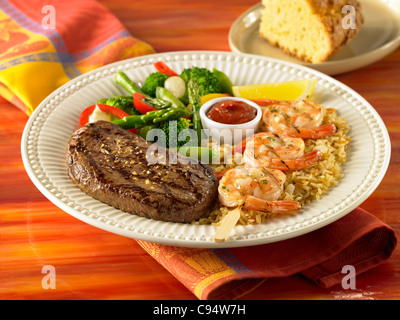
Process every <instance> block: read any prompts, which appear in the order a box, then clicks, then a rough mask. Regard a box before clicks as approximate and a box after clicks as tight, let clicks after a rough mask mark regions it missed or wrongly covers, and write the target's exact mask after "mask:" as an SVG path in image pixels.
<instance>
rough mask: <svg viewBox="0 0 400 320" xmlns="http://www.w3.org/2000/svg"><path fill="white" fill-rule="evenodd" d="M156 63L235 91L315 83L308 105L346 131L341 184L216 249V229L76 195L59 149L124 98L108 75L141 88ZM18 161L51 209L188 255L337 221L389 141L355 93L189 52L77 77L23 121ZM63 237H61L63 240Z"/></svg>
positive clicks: (283, 66) (239, 60)
mask: <svg viewBox="0 0 400 320" xmlns="http://www.w3.org/2000/svg"><path fill="white" fill-rule="evenodd" d="M158 60H162V61H164V62H166V63H167V64H168V65H170V66H171V67H172V68H173V69H175V70H176V71H177V72H180V71H182V70H183V69H184V68H188V67H191V66H200V67H206V68H209V69H211V68H212V67H216V68H217V69H220V70H222V71H224V72H225V73H226V74H228V75H229V76H230V78H231V79H232V81H233V83H234V84H238V85H241V84H248V83H262V82H278V81H285V80H294V79H310V78H315V79H316V80H317V85H316V89H315V91H314V94H313V96H314V98H315V100H316V101H317V102H318V103H321V104H322V105H324V106H326V107H334V108H337V110H338V111H339V113H340V115H341V116H342V117H344V118H346V119H347V120H348V123H349V124H350V126H351V128H352V131H351V136H352V139H353V140H352V141H351V148H350V149H349V153H348V162H347V163H346V164H345V166H344V174H345V176H344V178H343V179H342V180H341V181H340V183H339V185H337V186H335V187H333V188H332V189H331V191H330V192H328V193H327V194H326V195H325V196H324V197H323V198H322V199H321V200H320V201H314V202H312V203H311V204H310V205H307V206H305V207H304V209H303V210H302V212H301V213H299V214H297V215H293V216H281V217H278V218H274V219H270V220H267V221H266V222H264V223H263V224H261V225H257V226H238V227H236V228H235V229H234V232H233V234H232V237H231V238H230V240H229V241H227V242H225V243H215V242H213V240H212V237H213V235H214V233H215V227H213V226H211V225H201V226H197V225H191V224H180V223H169V222H162V221H156V220H151V219H147V218H141V217H138V216H135V215H131V214H128V213H124V212H122V211H120V210H117V209H114V208H112V207H110V206H108V205H106V204H104V203H101V202H99V201H97V200H95V199H93V198H91V197H89V196H87V195H86V194H84V193H83V192H82V191H81V190H80V189H78V188H77V187H76V186H75V184H74V183H73V182H71V181H70V180H69V178H68V177H67V174H66V170H67V169H66V164H65V148H66V144H67V141H68V139H69V138H70V136H71V135H72V133H73V132H74V130H75V129H76V128H77V127H78V126H79V124H78V117H79V114H80V113H81V111H82V110H83V109H84V108H85V107H87V106H89V105H92V104H94V103H96V101H97V100H99V99H100V98H104V97H109V96H112V95H121V94H126V92H124V91H123V89H121V87H120V86H118V85H116V84H115V83H114V74H115V73H116V72H118V71H124V72H126V73H127V74H128V75H129V76H130V77H131V78H132V79H133V81H136V82H141V83H143V81H144V79H145V78H146V76H147V75H148V74H149V73H150V72H154V71H155V69H154V67H153V63H154V62H156V61H158ZM21 148H22V157H23V162H24V165H25V168H26V171H27V172H28V174H29V176H30V178H31V179H32V181H33V183H34V184H35V185H36V187H37V188H38V189H39V190H40V191H41V192H42V193H43V194H44V195H45V196H46V197H47V198H48V199H49V200H50V201H52V202H53V203H54V204H55V205H57V206H58V207H60V208H61V209H62V210H64V211H66V212H68V213H69V214H71V215H72V216H74V217H76V218H78V219H80V220H82V221H84V222H86V223H88V224H90V225H93V226H96V227H98V228H101V229H104V230H107V231H110V232H113V233H116V234H120V235H123V236H127V237H131V238H135V239H141V240H147V241H153V242H159V243H164V244H170V245H179V246H191V247H239V246H250V245H257V244H263V243H268V242H275V241H280V240H284V239H288V238H292V237H295V236H298V235H301V234H304V233H307V232H310V231H312V230H315V229H318V228H321V227H323V226H326V225H327V224H329V223H331V222H333V221H335V220H337V219H339V218H340V217H343V216H344V215H346V214H347V213H349V212H350V211H351V210H353V209H354V208H356V207H357V206H358V205H359V204H361V203H362V202H363V201H364V200H365V199H366V198H367V197H368V196H369V195H370V194H371V193H372V192H373V191H374V190H375V189H376V187H377V186H378V184H379V183H380V181H381V180H382V178H383V176H384V174H385V172H386V169H387V166H388V163H389V158H390V150H391V149H390V140H389V136H388V133H387V130H386V127H385V125H384V123H383V122H382V120H381V118H380V117H379V115H378V114H377V113H376V111H375V110H374V108H373V107H372V106H371V105H369V104H368V102H367V101H365V100H364V99H363V98H362V97H361V96H359V95H358V94H357V93H356V92H354V91H353V90H351V89H350V88H348V87H346V86H345V85H343V84H342V83H340V82H338V81H336V80H334V79H332V78H330V77H329V76H327V75H324V74H322V73H320V72H317V71H315V70H312V69H309V68H306V67H303V66H300V65H297V64H290V63H287V62H282V61H279V60H274V59H270V58H266V57H260V56H257V55H246V54H238V53H232V52H214V51H191V52H190V51H189V52H185V51H183V52H171V53H164V54H154V55H149V56H144V57H139V58H134V59H129V60H125V61H121V62H118V63H114V64H111V65H108V66H105V67H102V68H99V69H97V70H94V71H91V72H89V73H86V74H83V75H81V76H79V77H77V78H76V79H74V80H72V81H70V82H69V83H67V84H65V85H64V86H62V87H61V88H59V89H58V90H56V91H55V92H53V93H52V94H51V95H50V96H49V97H47V98H46V99H45V100H44V101H43V102H42V103H41V104H40V105H39V106H38V108H37V109H36V110H35V112H34V113H33V114H32V116H31V117H30V118H29V120H28V122H27V124H26V128H25V130H24V133H23V137H22V144H21ZM65 231H66V230H60V232H65Z"/></svg>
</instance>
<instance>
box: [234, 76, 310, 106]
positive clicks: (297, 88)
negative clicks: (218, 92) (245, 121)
mask: <svg viewBox="0 0 400 320" xmlns="http://www.w3.org/2000/svg"><path fill="white" fill-rule="evenodd" d="M315 83H316V80H315V79H310V80H294V81H285V82H279V83H262V84H252V85H245V86H233V87H232V90H233V94H234V95H235V97H241V98H244V99H272V100H282V101H294V100H303V99H305V98H307V97H309V96H310V95H311V93H312V92H313V91H314V88H315Z"/></svg>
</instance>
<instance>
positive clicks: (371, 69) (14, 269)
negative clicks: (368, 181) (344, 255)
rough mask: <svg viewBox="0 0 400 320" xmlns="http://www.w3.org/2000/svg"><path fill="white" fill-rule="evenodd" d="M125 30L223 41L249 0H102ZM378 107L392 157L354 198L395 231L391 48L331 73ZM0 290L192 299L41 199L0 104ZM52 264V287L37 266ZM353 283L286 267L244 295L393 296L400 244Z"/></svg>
mask: <svg viewBox="0 0 400 320" xmlns="http://www.w3.org/2000/svg"><path fill="white" fill-rule="evenodd" d="M100 2H102V3H103V4H104V5H106V6H107V7H108V8H109V9H110V10H111V11H112V12H113V13H114V14H115V15H116V16H117V17H118V18H119V19H120V20H121V21H122V23H123V24H124V25H125V26H126V28H127V29H128V30H129V31H130V32H131V33H132V35H134V36H136V37H138V38H140V39H142V40H144V41H147V42H148V43H150V44H151V45H152V46H153V47H154V48H155V50H156V51H157V52H167V51H175V50H223V51H230V48H229V45H228V31H229V28H230V26H231V24H232V23H233V21H234V20H235V19H236V18H237V17H238V16H239V15H240V14H242V13H243V12H244V11H246V10H247V9H248V8H249V7H250V6H252V5H254V4H256V3H257V2H258V1H256V0H230V1H226V0H215V1H196V2H194V1H181V0H170V1H168V2H166V1H164V0H146V1H144V0H135V1H127V0H126V1H123V0H101V1H100ZM335 78H336V79H338V80H339V81H341V82H343V83H344V84H346V85H348V86H349V87H350V88H352V89H354V90H355V91H357V92H358V93H360V94H361V95H362V96H363V97H364V98H365V99H366V100H367V101H368V102H370V103H371V104H372V105H373V106H374V107H375V108H376V110H377V111H378V112H379V114H380V115H381V117H382V118H383V120H384V122H385V123H386V125H387V128H388V130H389V133H390V137H391V141H392V159H391V163H390V166H389V169H388V173H387V175H386V176H385V178H384V179H383V181H382V183H381V184H380V186H379V187H378V189H377V190H376V191H375V192H374V193H373V194H372V195H371V196H370V197H369V198H368V199H367V200H366V201H365V202H364V203H363V204H362V205H361V207H362V208H364V209H366V210H368V211H369V212H371V213H373V214H375V215H376V216H377V217H378V218H380V219H381V220H383V221H384V222H386V223H387V224H388V225H390V226H392V227H393V228H394V229H395V230H396V232H397V234H399V232H400V196H399V195H400V183H399V180H400V166H399V161H400V160H399V159H400V129H399V128H400V110H399V101H400V90H399V89H400V87H399V83H400V49H398V50H396V51H395V52H394V53H392V54H390V55H389V56H387V57H386V58H384V59H383V60H381V61H379V62H376V63H374V64H372V65H370V66H368V67H365V68H363V69H361V70H357V71H353V72H350V73H347V74H343V75H340V76H336V77H335ZM0 110H1V117H0V181H1V183H0V299H196V297H195V296H194V295H193V294H192V293H191V292H190V291H188V290H187V289H186V288H185V287H184V286H183V285H182V284H181V283H180V282H178V281H177V280H176V279H175V278H174V277H173V276H172V275H171V274H170V273H169V272H168V271H166V270H165V269H164V268H163V267H162V266H160V265H159V264H158V263H157V262H156V261H155V260H153V258H152V257H150V256H149V255H147V254H146V253H145V252H144V250H143V249H142V248H141V247H140V246H139V245H138V244H137V243H136V242H135V241H134V240H131V239H128V238H124V237H122V236H118V235H114V234H111V233H108V232H105V231H102V230H99V229H97V228H95V227H92V226H90V225H87V224H85V223H83V222H81V221H79V220H77V219H75V218H73V217H72V216H70V215H68V214H67V213H65V212H63V211H62V210H60V209H59V208H57V207H56V206H55V205H53V204H52V203H51V202H50V201H48V200H47V199H46V198H45V197H44V196H43V195H42V194H41V193H40V192H39V191H38V190H37V189H36V188H35V186H34V185H33V184H32V182H31V181H30V179H29V178H28V176H27V174H26V172H25V169H24V167H23V164H22V160H21V154H20V140H21V135H22V131H23V129H24V125H25V123H26V121H27V116H26V115H25V114H24V113H22V112H21V111H19V110H18V109H17V108H15V107H13V106H12V105H10V104H8V103H6V102H4V101H2V103H1V105H0ZM44 265H53V266H56V270H57V287H56V290H45V289H43V287H42V283H41V282H42V279H43V276H44V274H42V267H43V266H44ZM356 280H357V282H356V287H357V288H356V290H344V289H342V288H341V286H338V287H334V288H331V289H320V288H318V287H316V286H315V285H314V284H312V283H310V282H308V281H307V280H305V279H303V278H301V277H300V276H292V277H289V278H284V279H275V280H268V281H266V282H264V284H263V285H261V286H260V287H258V288H257V289H256V290H254V291H253V292H251V293H249V294H248V295H246V296H245V297H244V299H400V249H399V248H398V249H397V251H396V252H395V254H394V255H393V257H392V258H391V259H390V260H389V261H388V262H385V263H384V264H382V265H380V266H378V267H377V268H375V269H373V270H370V271H368V272H366V273H364V274H362V275H360V276H358V277H357V279H356Z"/></svg>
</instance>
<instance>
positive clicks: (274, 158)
mask: <svg viewBox="0 0 400 320" xmlns="http://www.w3.org/2000/svg"><path fill="white" fill-rule="evenodd" d="M243 147H244V153H243V161H244V164H245V165H246V166H250V167H255V168H258V167H267V168H271V169H277V170H281V171H290V170H301V169H304V168H306V167H308V166H311V165H313V164H315V163H317V162H318V161H319V160H321V158H322V154H321V152H320V151H319V150H314V151H311V152H310V153H307V154H304V148H305V144H304V140H303V139H301V138H293V137H289V136H286V135H278V134H276V133H271V132H260V133H256V134H255V135H254V136H252V137H250V138H247V139H245V140H243V141H242V143H241V144H239V145H238V146H236V147H235V148H234V150H235V151H239V150H240V149H242V148H243Z"/></svg>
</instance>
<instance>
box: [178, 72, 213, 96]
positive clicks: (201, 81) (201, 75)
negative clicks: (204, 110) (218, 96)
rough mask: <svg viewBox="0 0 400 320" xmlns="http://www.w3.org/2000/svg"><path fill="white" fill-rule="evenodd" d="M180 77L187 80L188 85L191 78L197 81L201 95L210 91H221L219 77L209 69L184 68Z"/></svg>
mask: <svg viewBox="0 0 400 320" xmlns="http://www.w3.org/2000/svg"><path fill="white" fill-rule="evenodd" d="M180 77H181V78H182V79H183V80H184V81H185V83H186V85H187V84H188V82H189V80H190V79H193V80H194V81H196V83H197V85H198V86H199V95H200V96H204V95H206V94H209V93H220V92H221V85H220V83H219V79H218V78H217V77H216V76H215V75H214V74H213V73H212V72H211V71H210V70H208V69H206V68H199V67H192V68H189V69H184V70H183V71H182V73H181V74H180Z"/></svg>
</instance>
